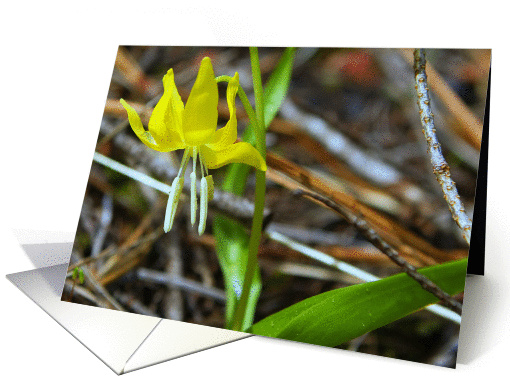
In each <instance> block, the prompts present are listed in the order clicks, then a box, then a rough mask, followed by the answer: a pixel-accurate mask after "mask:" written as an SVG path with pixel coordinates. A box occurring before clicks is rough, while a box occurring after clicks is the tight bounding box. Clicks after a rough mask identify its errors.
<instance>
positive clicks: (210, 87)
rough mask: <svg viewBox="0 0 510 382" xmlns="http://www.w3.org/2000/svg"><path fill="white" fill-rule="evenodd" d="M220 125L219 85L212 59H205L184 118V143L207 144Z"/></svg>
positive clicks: (190, 144)
mask: <svg viewBox="0 0 510 382" xmlns="http://www.w3.org/2000/svg"><path fill="white" fill-rule="evenodd" d="M217 123H218V85H217V84H216V80H215V77H214V71H213V67H212V64H211V59H210V58H209V57H205V58H204V59H203V60H202V63H201V64H200V69H199V71H198V75H197V80H196V81H195V85H193V89H191V93H190V95H189V98H188V101H187V102H186V107H185V108H184V113H183V116H182V131H183V134H184V141H185V142H186V144H187V145H189V146H199V145H202V144H205V143H207V142H208V140H209V139H210V137H211V135H212V134H214V132H215V131H216V126H217Z"/></svg>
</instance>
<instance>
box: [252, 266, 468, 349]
mask: <svg viewBox="0 0 510 382" xmlns="http://www.w3.org/2000/svg"><path fill="white" fill-rule="evenodd" d="M466 270H467V259H462V260H457V261H452V262H448V263H444V264H441V265H436V266H433V267H429V268H423V269H421V270H419V272H420V273H422V274H423V275H425V276H427V277H428V278H430V279H431V280H433V281H434V282H435V283H437V285H439V286H440V287H441V288H442V289H443V290H445V291H447V292H448V293H450V294H452V295H453V294H456V293H459V292H461V291H462V290H464V284H465V279H466ZM437 301H438V299H437V298H436V297H434V296H433V295H432V294H430V293H428V292H426V291H425V290H423V289H422V288H421V287H420V286H419V285H418V284H417V283H416V282H415V281H414V280H412V279H411V278H409V277H408V276H407V275H406V274H405V273H401V274H398V275H395V276H390V277H387V278H385V279H382V280H379V281H374V282H370V283H365V284H358V285H352V286H349V287H345V288H340V289H336V290H333V291H329V292H326V293H322V294H320V295H317V296H314V297H311V298H308V299H306V300H303V301H301V302H299V303H297V304H294V305H292V306H290V307H288V308H286V309H284V310H281V311H279V312H277V313H275V314H273V315H271V316H269V317H267V318H265V319H263V320H262V321H259V322H258V323H256V324H255V325H253V326H252V327H251V328H250V329H249V330H248V332H250V333H253V334H257V335H262V336H268V337H276V338H283V339H288V340H293V341H299V342H306V343H311V344H316V345H323V346H338V345H340V344H342V343H344V342H346V341H349V340H351V339H354V338H356V337H359V336H360V335H362V334H364V333H367V332H369V331H372V330H374V329H377V328H380V327H382V326H384V325H387V324H389V323H391V322H393V321H395V320H398V319H400V318H402V317H405V316H407V315H408V314H411V313H413V312H415V311H417V310H419V309H422V308H424V307H426V306H427V305H430V304H433V303H435V302H437Z"/></svg>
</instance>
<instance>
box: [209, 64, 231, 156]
mask: <svg viewBox="0 0 510 382" xmlns="http://www.w3.org/2000/svg"><path fill="white" fill-rule="evenodd" d="M238 89H239V74H238V73H236V74H235V75H234V77H232V79H231V80H230V81H229V82H228V87H227V103H228V109H229V111H230V119H229V121H228V122H227V124H226V125H225V126H224V127H222V128H221V129H219V130H216V131H215V132H214V134H213V136H212V138H211V140H210V142H209V143H208V146H209V147H210V148H212V149H213V150H221V149H224V148H225V147H227V146H228V145H231V144H233V143H234V142H235V141H236V139H237V117H236V95H237V90H238Z"/></svg>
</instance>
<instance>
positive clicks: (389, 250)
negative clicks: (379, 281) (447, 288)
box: [296, 189, 462, 314]
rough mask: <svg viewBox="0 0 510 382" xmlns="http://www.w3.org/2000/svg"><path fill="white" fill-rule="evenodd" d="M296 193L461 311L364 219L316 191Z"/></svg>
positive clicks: (459, 310)
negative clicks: (326, 210)
mask: <svg viewBox="0 0 510 382" xmlns="http://www.w3.org/2000/svg"><path fill="white" fill-rule="evenodd" d="M296 194H298V195H299V194H302V195H305V196H308V197H310V198H312V199H316V200H318V201H320V202H321V203H323V204H324V205H326V206H327V207H329V208H331V209H332V210H333V211H335V212H338V213H339V214H340V215H341V216H343V217H344V218H345V219H346V220H347V221H348V222H349V224H351V225H353V226H354V227H355V228H356V229H357V230H358V232H359V233H361V234H362V235H363V236H364V237H365V238H366V239H367V240H368V241H369V242H370V243H372V244H373V245H374V246H376V247H377V248H378V249H379V250H381V252H383V253H384V254H385V255H386V256H388V257H389V258H390V259H391V260H392V261H393V262H394V263H395V264H397V265H398V266H400V267H401V268H402V269H403V270H404V272H405V273H407V274H408V275H409V276H410V277H411V278H412V279H413V280H415V281H417V282H418V283H419V284H420V286H421V287H422V288H423V289H424V290H426V291H427V292H430V293H432V294H433V295H434V296H436V297H437V298H438V299H440V300H441V301H443V302H444V303H445V304H447V305H448V306H449V307H450V308H452V309H453V310H454V311H455V312H457V313H458V314H461V313H462V305H461V304H460V303H459V302H458V301H457V300H455V299H454V298H453V297H452V296H450V295H449V294H448V293H446V292H444V291H443V290H442V289H441V288H439V287H438V286H437V285H436V284H435V283H434V282H432V281H431V280H430V279H429V278H427V277H425V276H423V275H422V274H420V273H418V271H417V269H416V267H414V266H412V265H411V264H409V263H408V262H407V261H406V260H404V258H403V257H402V256H400V255H399V253H398V252H397V251H396V250H395V249H394V248H393V247H391V246H390V245H389V244H388V243H387V242H386V241H384V240H383V239H382V238H381V237H380V236H379V235H378V234H377V233H376V232H375V231H374V230H373V229H372V228H371V227H370V226H369V225H368V223H367V222H366V221H365V220H363V219H361V218H360V217H358V216H356V215H354V214H352V213H350V212H349V211H348V210H347V209H345V208H342V206H340V205H339V204H337V203H335V202H333V201H332V200H330V199H328V198H325V197H323V196H321V195H318V194H316V193H313V192H309V191H306V190H303V189H301V190H297V191H296Z"/></svg>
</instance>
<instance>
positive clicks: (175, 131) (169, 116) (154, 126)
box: [149, 69, 184, 151]
mask: <svg viewBox="0 0 510 382" xmlns="http://www.w3.org/2000/svg"><path fill="white" fill-rule="evenodd" d="M163 87H164V92H163V96H162V97H161V99H160V100H159V102H158V104H157V105H156V107H155V108H154V111H153V112H152V115H151V118H150V120H149V132H150V133H151V134H152V136H153V137H154V139H155V141H156V142H157V143H158V145H159V146H160V147H162V148H164V149H168V151H169V150H175V148H173V147H174V146H175V145H176V144H177V142H182V141H183V135H182V113H183V111H184V104H183V103H182V100H181V96H180V95H179V92H178V91H177V87H176V86H175V81H174V72H173V70H172V69H170V70H169V71H168V72H167V73H166V74H165V76H164V77H163Z"/></svg>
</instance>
